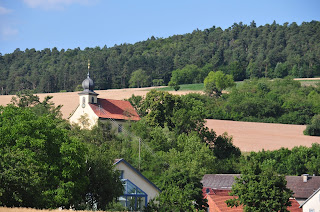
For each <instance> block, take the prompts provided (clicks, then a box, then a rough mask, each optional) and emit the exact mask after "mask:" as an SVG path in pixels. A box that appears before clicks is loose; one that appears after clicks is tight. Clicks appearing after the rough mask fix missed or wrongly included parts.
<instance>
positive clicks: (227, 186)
mask: <svg viewBox="0 0 320 212" xmlns="http://www.w3.org/2000/svg"><path fill="white" fill-rule="evenodd" d="M235 177H240V174H206V175H204V176H203V178H202V180H201V183H202V185H203V187H206V188H207V187H208V188H212V189H224V190H231V188H232V185H233V183H234V182H235V180H234V178H235Z"/></svg>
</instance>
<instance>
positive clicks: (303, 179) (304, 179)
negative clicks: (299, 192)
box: [302, 174, 309, 183]
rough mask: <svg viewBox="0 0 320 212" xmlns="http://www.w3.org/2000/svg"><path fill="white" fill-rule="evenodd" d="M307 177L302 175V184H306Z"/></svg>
mask: <svg viewBox="0 0 320 212" xmlns="http://www.w3.org/2000/svg"><path fill="white" fill-rule="evenodd" d="M308 177H309V175H308V174H303V175H302V181H303V182H304V183H306V182H308Z"/></svg>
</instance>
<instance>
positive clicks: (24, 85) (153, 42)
mask: <svg viewBox="0 0 320 212" xmlns="http://www.w3.org/2000/svg"><path fill="white" fill-rule="evenodd" d="M319 34H320V22H318V21H312V22H303V23H302V24H301V25H297V24H296V23H295V22H293V23H284V24H283V25H279V24H277V23H276V22H273V23H272V24H266V25H264V26H258V27H257V26H256V24H255V22H254V21H252V22H251V23H250V25H245V24H243V23H242V22H240V23H234V24H233V25H232V26H231V27H229V28H228V29H225V30H222V29H221V28H220V27H215V26H213V27H212V28H209V29H205V30H194V31H193V32H192V33H188V34H184V35H174V36H171V37H169V38H155V37H151V38H150V39H148V40H146V41H142V42H138V43H135V44H121V45H115V46H114V47H111V48H108V47H106V46H104V47H102V48H101V47H95V48H85V49H84V50H81V49H80V48H76V49H67V50H65V49H61V50H60V51H59V50H58V49H57V48H53V49H49V48H46V49H43V50H40V51H36V50H35V49H26V50H24V51H23V50H20V49H16V50H15V51H14V52H13V53H11V54H5V55H0V93H1V94H15V93H16V92H17V91H21V90H24V89H29V90H34V91H35V92H59V91H74V90H75V89H76V88H77V86H78V85H79V84H80V83H81V82H82V80H83V79H84V77H85V75H86V72H87V69H86V67H87V61H88V60H91V73H92V74H91V76H92V78H93V79H94V81H95V83H96V89H110V88H124V87H129V86H130V84H131V86H149V85H153V84H168V82H169V81H170V79H171V74H172V72H173V71H175V70H181V69H183V68H185V67H186V66H187V65H189V68H190V66H191V67H192V68H193V69H198V70H199V71H200V74H199V76H198V77H191V78H190V77H189V79H191V80H190V81H191V82H187V83H196V82H203V79H204V77H205V76H206V75H205V74H206V73H208V71H210V70H214V71H217V70H222V71H223V72H225V73H228V74H232V75H233V77H234V80H235V81H239V80H243V79H246V78H252V77H258V78H260V77H268V78H282V77H285V76H287V75H292V76H294V77H312V76H318V75H320V59H319V58H320V36H319ZM138 70H140V72H142V73H144V75H145V76H148V78H147V79H145V81H144V83H143V84H141V83H133V84H132V83H130V79H131V77H134V76H132V73H133V72H135V71H138ZM201 71H202V72H201Z"/></svg>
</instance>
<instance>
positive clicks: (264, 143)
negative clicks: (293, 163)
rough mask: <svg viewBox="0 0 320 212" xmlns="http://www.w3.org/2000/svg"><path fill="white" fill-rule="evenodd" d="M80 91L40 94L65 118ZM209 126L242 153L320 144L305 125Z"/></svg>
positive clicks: (125, 94) (124, 95) (124, 92)
mask: <svg viewBox="0 0 320 212" xmlns="http://www.w3.org/2000/svg"><path fill="white" fill-rule="evenodd" d="M150 89H151V88H130V89H113V90H101V91H95V92H97V93H98V94H99V96H98V97H99V98H106V99H118V100H121V99H128V98H130V97H131V96H132V94H134V95H136V96H138V95H140V96H145V95H146V94H147V93H148V92H149V91H150ZM190 92H195V91H171V92H170V93H173V94H179V95H183V94H187V93H190ZM78 93H79V92H68V93H44V94H37V95H38V96H39V97H40V99H41V100H42V99H43V98H44V97H45V96H48V95H50V96H53V99H52V101H53V102H54V103H55V105H63V107H62V109H61V112H62V114H63V117H64V118H68V116H69V115H70V113H71V112H72V111H73V110H74V109H75V108H76V107H77V106H78V104H79V96H78ZM12 97H13V95H5V96H1V95H0V105H7V104H8V103H10V100H11V98H12ZM207 126H208V127H209V128H210V129H213V130H214V131H216V133H217V134H218V135H220V134H222V133H224V132H228V135H232V136H233V143H234V144H235V145H236V146H238V147H239V148H240V149H241V151H259V150H262V149H265V150H275V149H279V148H281V147H286V148H289V149H291V148H293V147H294V146H300V145H303V146H308V147H309V146H311V144H312V143H320V137H311V136H304V135H303V130H304V129H305V126H303V125H286V124H267V123H253V122H236V121H224V120H212V119H210V120H207Z"/></svg>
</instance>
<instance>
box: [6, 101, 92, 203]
mask: <svg viewBox="0 0 320 212" xmlns="http://www.w3.org/2000/svg"><path fill="white" fill-rule="evenodd" d="M57 123H58V122H57V120H56V119H55V117H54V116H53V115H52V114H42V115H38V114H36V113H35V112H34V111H33V110H32V109H31V108H28V107H25V108H18V107H15V106H13V105H9V106H7V107H1V108H0V135H1V137H0V151H1V152H0V157H1V159H0V161H1V162H0V169H1V173H2V174H1V175H0V181H1V185H2V186H1V188H0V189H1V192H0V202H1V204H2V205H6V206H23V207H37V208H52V207H59V206H68V207H69V206H70V205H73V204H76V203H77V201H79V199H80V198H81V196H80V195H81V193H82V191H83V189H84V188H85V186H86V185H87V183H88V179H87V177H86V174H85V172H86V170H85V167H86V166H85V158H84V155H85V152H86V149H85V146H84V145H83V144H82V143H81V142H79V140H77V139H75V138H71V137H69V136H68V132H67V130H66V129H64V128H60V127H58V126H57ZM4 185H5V186H4Z"/></svg>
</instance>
